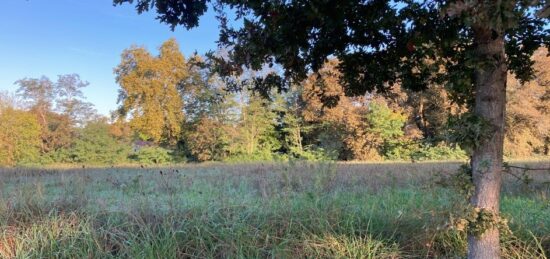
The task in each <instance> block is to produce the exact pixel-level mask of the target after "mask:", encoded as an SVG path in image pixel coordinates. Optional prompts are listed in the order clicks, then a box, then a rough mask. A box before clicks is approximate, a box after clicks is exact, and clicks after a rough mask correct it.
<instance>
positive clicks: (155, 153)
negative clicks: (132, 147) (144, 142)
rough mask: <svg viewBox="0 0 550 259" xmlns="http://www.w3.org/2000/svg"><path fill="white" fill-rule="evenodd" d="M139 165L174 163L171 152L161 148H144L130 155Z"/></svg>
mask: <svg viewBox="0 0 550 259" xmlns="http://www.w3.org/2000/svg"><path fill="white" fill-rule="evenodd" d="M130 158H131V159H132V160H134V161H136V162H137V163H140V164H146V165H158V164H166V163H169V162H171V161H172V156H171V152H170V151H169V150H167V149H164V148H161V147H143V148H140V149H139V150H138V151H136V152H135V153H133V154H131V155H130Z"/></svg>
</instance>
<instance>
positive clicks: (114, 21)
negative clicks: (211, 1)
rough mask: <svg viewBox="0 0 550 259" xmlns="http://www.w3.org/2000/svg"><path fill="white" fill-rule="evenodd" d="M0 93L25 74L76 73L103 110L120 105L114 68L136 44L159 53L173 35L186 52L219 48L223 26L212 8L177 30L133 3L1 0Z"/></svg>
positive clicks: (88, 0) (87, 94) (51, 74)
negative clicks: (197, 22) (138, 10)
mask: <svg viewBox="0 0 550 259" xmlns="http://www.w3.org/2000/svg"><path fill="white" fill-rule="evenodd" d="M1 2H2V4H1V5H0V91H6V90H7V91H11V92H13V91H15V90H16V89H17V86H15V85H14V84H13V83H14V82H15V81H17V80H18V79H22V78H25V77H31V78H35V77H40V76H42V75H45V76H47V77H49V78H50V79H52V80H56V78H57V75H60V74H69V73H77V74H79V75H80V76H81V78H82V79H84V80H86V81H88V82H90V86H88V88H87V89H86V90H85V91H84V93H85V95H86V96H87V98H88V101H90V102H92V103H93V104H95V106H96V108H97V110H98V111H99V112H100V113H102V114H108V112H109V111H110V110H114V109H115V108H116V106H117V104H116V99H117V91H118V85H117V84H116V83H115V79H114V75H113V68H114V67H115V66H116V65H117V64H118V63H119V61H120V53H121V52H122V50H124V49H125V48H128V47H130V46H131V45H133V44H135V45H140V46H145V47H147V48H148V49H149V50H151V51H154V52H155V53H156V48H157V47H158V46H160V44H162V42H163V41H165V40H167V39H169V38H171V37H174V38H176V39H177V40H178V42H179V43H180V46H181V50H182V52H183V53H184V54H186V56H189V55H190V54H191V53H193V52H194V51H197V52H198V53H205V52H206V51H208V50H211V49H214V48H216V43H215V41H216V40H217V38H218V27H217V26H218V24H217V22H216V20H215V17H214V14H213V13H212V12H209V13H207V14H206V15H205V16H203V17H202V18H201V23H200V27H198V28H195V29H193V30H191V31H186V30H184V29H181V28H180V29H177V30H176V31H175V32H172V31H171V30H170V28H169V27H168V26H167V25H165V24H160V23H159V22H158V21H157V20H155V19H154V17H155V14H154V13H148V14H142V15H138V14H137V13H136V12H135V10H134V8H133V7H132V6H130V5H123V6H117V7H113V5H112V1H111V0H1Z"/></svg>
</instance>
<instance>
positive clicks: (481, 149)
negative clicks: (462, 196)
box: [468, 28, 507, 259]
mask: <svg viewBox="0 0 550 259" xmlns="http://www.w3.org/2000/svg"><path fill="white" fill-rule="evenodd" d="M474 44H475V51H476V53H475V55H476V57H477V58H479V60H480V61H482V62H483V63H482V64H479V67H478V68H477V70H476V74H475V84H476V89H475V107H474V113H475V114H476V115H477V116H480V117H481V118H483V119H485V120H486V121H487V122H489V123H490V125H491V126H492V128H491V134H490V137H489V138H487V139H483V140H482V142H481V143H480V145H479V146H478V147H476V148H475V149H474V151H473V154H472V161H471V166H472V173H473V181H474V185H475V191H474V195H473V196H472V198H471V201H470V203H471V205H472V206H473V207H475V208H479V209H483V210H487V211H490V212H492V213H493V214H494V215H498V214H499V201H500V186H501V178H502V175H501V174H502V162H503V161H502V154H503V142H504V113H505V104H506V73H507V67H506V60H505V54H504V37H503V33H497V32H495V31H493V30H491V29H488V28H474ZM468 258H472V259H474V258H475V259H481V258H483V259H492V258H500V243H499V230H498V228H490V229H487V230H486V231H485V232H484V233H483V234H481V235H480V236H474V235H469V236H468Z"/></svg>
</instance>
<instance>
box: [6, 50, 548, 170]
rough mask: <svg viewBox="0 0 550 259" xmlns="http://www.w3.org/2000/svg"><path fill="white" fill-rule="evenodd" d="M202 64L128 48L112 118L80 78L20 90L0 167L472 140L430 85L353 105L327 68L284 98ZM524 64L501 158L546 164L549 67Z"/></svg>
mask: <svg viewBox="0 0 550 259" xmlns="http://www.w3.org/2000/svg"><path fill="white" fill-rule="evenodd" d="M222 56H223V53H218V57H222ZM210 61H211V60H210V59H205V58H203V57H201V56H198V55H193V56H191V57H189V58H185V57H184V55H183V54H182V53H181V52H180V50H179V46H178V44H177V42H176V41H175V40H168V41H166V42H165V43H164V44H162V46H161V47H160V48H159V51H158V54H157V55H154V54H152V53H150V52H149V51H148V50H147V49H145V48H143V47H131V48H129V49H127V50H125V51H124V52H123V53H122V55H121V63H120V64H119V65H118V66H117V67H116V68H115V74H116V80H117V83H118V84H119V85H120V90H119V104H120V106H119V109H118V110H116V111H113V112H112V114H111V117H110V118H105V117H103V116H99V115H97V113H96V112H95V110H94V109H93V106H92V105H91V104H90V103H88V102H86V101H85V98H84V96H83V94H82V89H83V88H84V87H86V86H87V85H88V83H87V82H85V81H83V80H81V79H80V77H79V76H78V75H74V74H73V75H64V76H59V78H58V80H57V81H56V82H53V81H51V80H50V79H48V78H46V77H42V78H39V79H22V80H19V81H17V82H16V84H17V85H18V86H19V89H18V91H17V93H16V94H15V95H10V94H4V95H2V96H1V98H0V164H2V165H25V164H48V163H79V164H122V163H140V164H151V163H166V162H186V161H197V162H202V161H268V160H289V159H304V160H362V161H365V160H370V161H372V160H436V159H464V158H466V157H467V153H468V152H467V150H462V149H461V148H460V147H458V146H455V145H453V136H452V135H453V134H455V135H456V133H457V132H458V133H459V134H460V132H461V131H463V132H464V133H467V134H470V133H471V132H472V131H474V132H475V130H476V129H463V128H460V127H457V126H456V125H457V124H456V123H454V122H456V121H458V120H459V119H464V118H461V117H465V116H463V115H464V114H465V113H464V112H465V111H466V107H465V105H468V104H458V103H457V102H453V100H454V98H453V96H449V94H448V92H447V91H446V90H445V89H444V88H443V87H442V86H439V85H432V86H430V87H429V88H428V89H426V90H425V91H422V92H411V91H405V90H402V89H399V88H398V87H396V88H393V89H390V90H388V91H386V92H380V93H367V94H365V95H363V96H361V97H354V98H351V97H347V96H346V93H345V92H344V90H343V89H344V88H343V87H342V85H341V84H340V80H339V78H340V74H339V72H338V70H337V69H336V68H337V66H338V61H337V60H329V61H328V62H327V63H326V64H325V66H324V68H323V69H321V70H320V71H319V72H318V73H315V74H313V73H312V74H311V75H309V77H308V78H307V79H306V80H305V81H303V82H300V83H296V84H293V85H292V86H291V87H290V89H287V91H275V90H267V91H266V90H265V89H261V88H260V89H259V88H258V87H259V86H258V83H257V82H256V81H255V78H258V77H265V76H267V75H268V74H269V73H272V72H274V71H275V72H276V70H275V69H276V68H272V67H269V66H265V67H264V69H262V70H260V71H245V72H244V73H243V75H241V76H239V77H220V76H219V74H218V72H219V71H218V69H220V67H219V66H213V65H211V62H210ZM533 61H534V62H535V67H536V69H537V71H538V72H537V74H536V78H535V80H533V81H531V82H529V83H526V84H524V85H522V84H520V83H519V82H518V81H517V80H515V79H514V78H513V77H511V76H510V77H509V79H508V80H509V85H508V106H507V110H508V114H507V126H508V127H507V135H506V142H505V149H506V155H507V156H509V157H528V156H549V155H550V154H549V153H550V151H549V147H550V75H549V74H548V69H547V68H546V67H548V66H550V59H549V58H548V57H547V56H546V52H543V51H542V50H541V51H539V52H537V53H536V54H535V55H534V56H533ZM237 84H238V85H240V86H244V88H243V90H242V91H231V90H232V89H234V88H235V85H237ZM260 87H261V86H260ZM239 88H240V87H239ZM262 90H264V91H262Z"/></svg>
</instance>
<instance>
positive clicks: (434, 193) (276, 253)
mask: <svg viewBox="0 0 550 259" xmlns="http://www.w3.org/2000/svg"><path fill="white" fill-rule="evenodd" d="M523 164H524V163H521V164H520V165H523ZM527 165H528V166H530V167H539V168H543V167H550V162H536V163H535V162H531V163H528V164H527ZM459 167H460V163H458V162H441V163H435V162H432V163H428V162H426V163H381V164H360V163H305V162H304V163H301V162H300V163H294V162H290V163H255V164H216V163H211V164H196V165H182V166H177V167H162V168H136V167H128V168H72V169H54V168H50V169H18V168H13V169H0V258H462V257H464V256H465V255H466V248H467V240H466V233H465V232H464V231H463V230H462V229H460V227H457V225H456V224H455V223H456V222H457V220H458V218H459V217H460V212H461V211H464V209H465V207H466V204H467V202H466V200H465V198H464V196H463V195H462V194H461V192H460V191H459V190H460V189H459V188H456V187H455V186H457V178H456V177H455V175H456V174H457V172H458V171H459ZM513 173H514V174H516V175H521V173H522V172H521V170H519V169H514V170H513ZM549 183H550V174H549V173H548V172H546V171H533V172H532V173H530V174H529V178H522V177H520V179H517V178H516V177H514V176H512V175H508V174H507V175H506V176H505V179H504V185H503V190H502V202H501V211H502V214H503V215H504V217H505V218H506V219H508V226H509V231H503V234H502V235H503V237H502V244H503V245H502V247H503V256H504V257H505V258H547V256H548V255H549V254H550V199H549V197H550V184H549Z"/></svg>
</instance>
